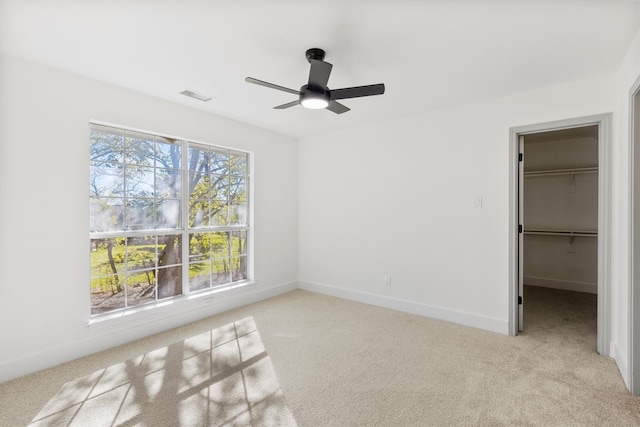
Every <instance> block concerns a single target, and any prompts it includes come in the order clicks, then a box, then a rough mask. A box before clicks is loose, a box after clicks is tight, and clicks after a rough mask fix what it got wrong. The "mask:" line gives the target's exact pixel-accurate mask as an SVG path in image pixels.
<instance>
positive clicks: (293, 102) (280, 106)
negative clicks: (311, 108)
mask: <svg viewBox="0 0 640 427" xmlns="http://www.w3.org/2000/svg"><path fill="white" fill-rule="evenodd" d="M298 104H300V101H298V100H296V101H291V102H287V103H286V104H282V105H278V106H277V107H273V108H274V109H275V110H284V109H285V108H291V107H295V106H296V105H298Z"/></svg>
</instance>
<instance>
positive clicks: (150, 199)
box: [89, 124, 250, 315]
mask: <svg viewBox="0 0 640 427" xmlns="http://www.w3.org/2000/svg"><path fill="white" fill-rule="evenodd" d="M89 157H90V160H89V161H90V178H89V191H90V240H91V245H90V251H91V257H90V258H91V277H90V283H91V314H92V315H100V314H104V313H110V312H113V311H116V310H126V309H129V308H133V307H137V306H140V305H143V304H149V303H153V302H156V301H159V300H164V299H167V298H172V297H177V296H180V295H186V294H190V293H194V292H198V291H203V290H207V289H209V290H210V289H214V288H215V289H224V288H227V287H231V286H235V285H237V284H241V283H243V282H245V283H246V282H247V279H248V278H249V272H250V269H249V259H248V257H249V255H248V254H249V252H248V250H247V249H248V243H249V223H250V218H249V197H248V196H249V173H248V170H249V154H248V153H245V152H241V151H236V150H230V149H227V148H222V147H215V146H212V145H207V144H202V143H195V142H191V141H186V140H178V139H173V138H168V137H163V136H159V135H152V134H149V133H141V132H136V131H130V130H125V129H119V128H115V127H111V126H104V125H98V124H92V125H91V132H90V155H89Z"/></svg>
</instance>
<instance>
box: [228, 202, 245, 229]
mask: <svg viewBox="0 0 640 427" xmlns="http://www.w3.org/2000/svg"><path fill="white" fill-rule="evenodd" d="M246 223H247V204H246V203H245V204H241V205H231V206H229V224H231V225H244V224H246Z"/></svg>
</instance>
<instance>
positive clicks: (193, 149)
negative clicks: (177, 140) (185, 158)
mask: <svg viewBox="0 0 640 427" xmlns="http://www.w3.org/2000/svg"><path fill="white" fill-rule="evenodd" d="M210 167H211V165H210V163H209V149H208V148H207V147H203V146H201V145H195V144H189V166H188V170H189V171H190V172H194V171H198V172H200V173H204V174H208V173H209V172H210ZM189 175H191V173H190V174H189Z"/></svg>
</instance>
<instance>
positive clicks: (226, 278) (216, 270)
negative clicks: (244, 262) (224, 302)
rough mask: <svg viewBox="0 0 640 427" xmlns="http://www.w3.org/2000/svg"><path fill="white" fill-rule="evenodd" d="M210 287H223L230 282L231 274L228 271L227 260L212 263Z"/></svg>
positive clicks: (217, 260)
mask: <svg viewBox="0 0 640 427" xmlns="http://www.w3.org/2000/svg"><path fill="white" fill-rule="evenodd" d="M211 280H212V286H219V285H225V284H227V283H230V282H231V272H230V271H229V258H225V259H216V260H214V261H213V271H212V272H211Z"/></svg>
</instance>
